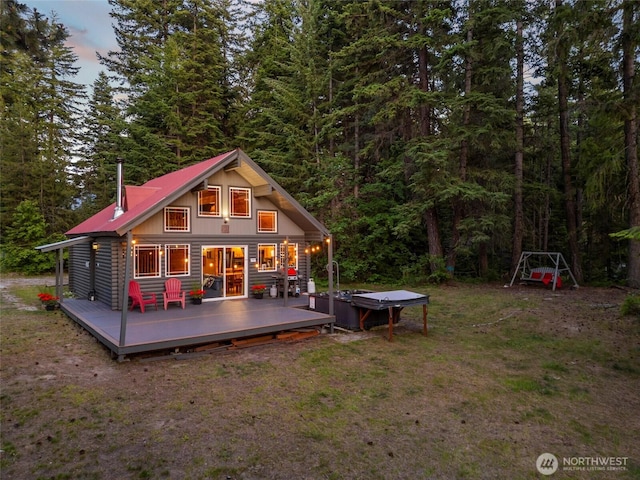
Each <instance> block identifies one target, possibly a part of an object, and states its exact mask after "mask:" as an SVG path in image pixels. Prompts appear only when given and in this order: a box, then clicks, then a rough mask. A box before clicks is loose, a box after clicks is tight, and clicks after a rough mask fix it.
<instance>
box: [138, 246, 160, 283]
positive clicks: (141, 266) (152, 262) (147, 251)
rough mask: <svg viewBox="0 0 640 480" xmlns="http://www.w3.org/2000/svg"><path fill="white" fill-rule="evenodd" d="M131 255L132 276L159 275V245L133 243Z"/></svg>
mask: <svg viewBox="0 0 640 480" xmlns="http://www.w3.org/2000/svg"><path fill="white" fill-rule="evenodd" d="M133 256H134V262H133V276H134V278H151V277H159V276H160V245H134V246H133Z"/></svg>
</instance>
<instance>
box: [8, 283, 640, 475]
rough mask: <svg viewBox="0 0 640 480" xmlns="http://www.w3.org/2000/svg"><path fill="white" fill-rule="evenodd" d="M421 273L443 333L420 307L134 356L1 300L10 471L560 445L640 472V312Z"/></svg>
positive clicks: (474, 455) (391, 456)
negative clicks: (331, 329) (367, 325)
mask: <svg viewBox="0 0 640 480" xmlns="http://www.w3.org/2000/svg"><path fill="white" fill-rule="evenodd" d="M369 288H371V289H374V290H383V289H385V288H386V287H385V286H369ZM393 288H398V287H393ZM411 290H414V291H419V292H423V293H429V294H430V295H431V303H430V305H429V327H430V328H429V335H428V336H427V337H424V336H423V335H421V330H422V320H421V315H422V309H421V308H419V307H418V308H407V309H405V310H404V311H403V314H402V320H401V322H400V324H399V325H398V327H397V328H396V329H395V336H394V340H393V342H389V341H388V340H386V335H385V333H386V332H385V329H384V327H378V328H375V329H373V330H372V331H371V332H370V333H369V335H367V336H365V337H364V338H362V339H360V340H355V341H346V340H348V336H349V335H350V334H346V333H337V334H335V335H321V336H319V337H315V338H313V339H311V340H306V341H303V342H298V343H288V344H278V345H268V346H262V347H255V348H250V349H245V350H239V351H218V352H216V353H213V354H210V355H204V356H201V357H197V358H190V359H189V360H184V361H177V360H165V361H153V362H149V361H142V360H141V359H136V358H133V359H132V360H131V361H129V362H124V363H117V362H115V361H113V360H111V358H110V356H109V354H108V353H107V352H106V351H105V349H104V348H103V347H101V346H100V345H99V344H98V343H97V342H96V341H95V340H94V339H93V338H92V337H91V336H90V335H89V334H87V333H86V332H84V331H83V330H82V329H80V328H79V327H77V326H76V325H75V324H73V322H71V321H70V320H69V319H68V318H66V317H65V316H64V315H63V314H62V313H61V312H54V313H51V312H45V311H44V310H38V311H24V310H17V309H15V308H14V307H13V306H11V305H9V304H7V303H3V304H2V318H1V327H2V328H1V332H0V333H1V339H2V343H1V349H2V350H1V355H2V358H1V360H2V392H1V397H0V399H1V402H2V450H3V452H2V456H1V459H0V461H1V462H2V463H1V465H0V466H1V467H2V471H3V474H2V476H3V478H5V476H6V478H16V479H20V478H25V479H27V478H29V479H32V478H36V479H37V478H43V479H44V478H47V479H48V478H56V479H62V478H74V479H75V478H83V479H84V478H86V479H111V478H193V479H205V478H224V479H226V478H234V479H240V478H252V479H253V478H274V479H280V478H282V479H290V478H309V479H316V478H317V479H358V478H361V479H406V478H445V479H449V478H470V479H475V478H516V479H518V478H532V479H533V478H540V477H541V475H540V474H539V473H538V472H537V471H536V468H535V462H536V459H537V457H538V455H540V454H541V453H544V452H550V453H554V454H555V455H556V456H557V457H558V458H560V459H561V458H564V457H575V456H583V457H594V456H602V457H612V456H613V457H628V458H629V460H628V464H627V469H626V471H622V472H604V473H603V472H598V474H599V475H601V476H595V477H594V472H587V471H572V472H566V471H565V472H557V473H556V474H555V477H556V478H615V479H629V478H639V476H640V447H639V446H638V442H637V439H638V438H640V422H639V420H638V418H639V416H638V411H640V404H639V400H638V392H639V391H640V362H639V355H638V354H639V353H640V342H639V338H640V335H639V331H640V328H639V324H638V321H637V320H635V319H633V318H627V317H620V315H619V313H618V312H617V311H614V310H612V309H608V310H598V307H597V306H596V307H594V306H593V305H592V304H591V303H592V301H589V300H584V299H583V297H578V295H575V296H574V297H571V296H570V295H571V294H572V292H570V291H567V292H563V293H561V294H558V295H557V296H556V295H554V294H551V293H550V292H547V291H544V290H533V289H532V290H509V289H503V288H500V287H495V286H494V287H491V286H478V285H470V286H466V285H456V286H439V287H428V288H411ZM38 291H39V290H38V288H36V287H31V288H19V289H14V290H12V293H13V294H14V295H16V296H19V297H20V298H22V299H24V302H25V303H27V302H31V304H32V305H34V306H37V304H38V301H37V297H35V295H36V294H37V293H38ZM338 339H340V340H341V341H337V340H338ZM552 478H553V477H552Z"/></svg>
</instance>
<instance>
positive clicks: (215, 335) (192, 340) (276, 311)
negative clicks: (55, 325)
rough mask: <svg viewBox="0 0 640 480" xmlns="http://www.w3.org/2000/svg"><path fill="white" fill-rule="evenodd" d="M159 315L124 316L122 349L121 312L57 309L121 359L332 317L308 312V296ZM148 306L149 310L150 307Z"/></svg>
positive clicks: (87, 305) (94, 307)
mask: <svg viewBox="0 0 640 480" xmlns="http://www.w3.org/2000/svg"><path fill="white" fill-rule="evenodd" d="M158 303H159V305H158V310H157V311H156V310H155V309H154V308H153V306H147V308H146V311H145V313H141V312H140V310H139V309H138V308H136V309H135V310H134V311H129V312H127V325H126V332H125V333H126V335H125V342H124V345H120V324H121V317H122V312H120V311H116V310H111V309H110V308H109V307H108V306H106V305H105V304H103V303H100V302H90V301H88V300H83V299H65V300H64V301H63V302H62V303H61V304H60V308H61V309H62V311H64V312H65V313H66V314H67V315H68V316H69V317H71V318H72V319H73V320H74V321H76V322H77V323H78V324H80V325H81V326H82V327H84V328H85V329H86V330H88V331H89V332H90V333H91V334H92V335H93V336H95V337H96V338H97V339H98V340H99V341H100V342H101V343H103V344H104V345H105V346H106V347H107V348H108V349H109V350H111V352H112V353H113V354H114V355H116V356H118V358H119V359H120V360H122V359H123V358H124V357H125V355H129V354H136V353H142V352H150V351H155V350H166V349H173V348H179V347H187V346H195V345H202V344H209V343H215V342H224V341H229V340H236V339H241V338H247V337H252V336H256V335H265V334H270V333H277V332H282V331H286V330H292V329H296V328H304V327H314V326H320V325H326V324H333V323H334V321H335V317H333V316H329V315H327V314H324V313H319V312H316V311H312V310H308V309H306V308H304V307H305V306H306V305H307V297H306V296H301V297H299V298H295V297H290V298H289V299H288V302H287V306H286V307H285V306H284V300H283V299H282V298H275V299H272V298H263V299H254V298H249V299H238V300H224V301H215V302H203V303H202V305H191V304H189V303H187V306H186V308H185V309H184V310H183V309H182V308H181V307H180V306H179V305H176V304H173V305H169V308H168V309H167V310H164V309H163V306H162V302H161V301H159V302H158ZM149 307H150V308H149Z"/></svg>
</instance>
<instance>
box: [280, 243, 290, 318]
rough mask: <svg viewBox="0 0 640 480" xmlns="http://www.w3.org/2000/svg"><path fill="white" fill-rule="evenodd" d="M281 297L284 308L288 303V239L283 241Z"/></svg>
mask: <svg viewBox="0 0 640 480" xmlns="http://www.w3.org/2000/svg"><path fill="white" fill-rule="evenodd" d="M282 267H283V268H282V276H283V277H284V278H283V279H282V297H283V298H284V304H283V305H284V306H285V307H286V306H287V303H289V237H285V239H284V265H283V266H282Z"/></svg>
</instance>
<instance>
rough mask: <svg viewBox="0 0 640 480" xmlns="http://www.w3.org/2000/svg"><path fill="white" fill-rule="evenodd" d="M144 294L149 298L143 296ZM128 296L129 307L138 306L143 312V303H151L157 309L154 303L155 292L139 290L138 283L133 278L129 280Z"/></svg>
mask: <svg viewBox="0 0 640 480" xmlns="http://www.w3.org/2000/svg"><path fill="white" fill-rule="evenodd" d="M145 296H147V297H149V298H144V297H145ZM129 298H131V308H130V310H133V307H135V306H140V311H141V312H142V313H144V306H145V305H153V306H154V307H156V310H158V304H157V303H156V294H155V293H142V290H140V284H139V283H138V282H136V281H135V280H131V281H130V282H129Z"/></svg>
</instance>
